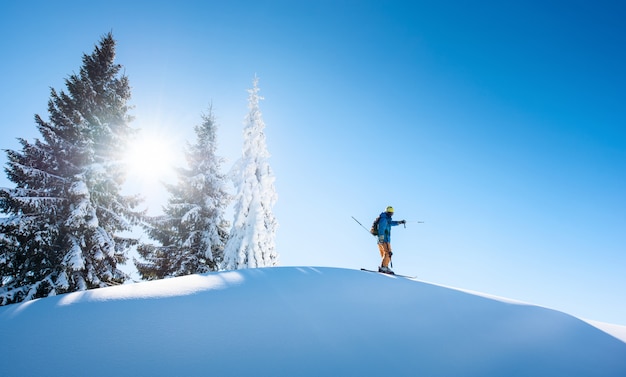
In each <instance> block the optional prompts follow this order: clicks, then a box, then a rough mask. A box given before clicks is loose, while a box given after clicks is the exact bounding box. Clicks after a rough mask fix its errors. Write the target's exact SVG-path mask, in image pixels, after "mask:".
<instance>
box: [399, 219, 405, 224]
mask: <svg viewBox="0 0 626 377" xmlns="http://www.w3.org/2000/svg"><path fill="white" fill-rule="evenodd" d="M398 224H406V220H400V221H398Z"/></svg>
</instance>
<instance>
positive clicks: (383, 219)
mask: <svg viewBox="0 0 626 377" xmlns="http://www.w3.org/2000/svg"><path fill="white" fill-rule="evenodd" d="M391 216H393V207H392V206H388V207H387V208H386V209H385V212H383V213H381V214H380V217H379V220H378V250H379V251H380V256H381V257H382V259H383V260H382V262H381V264H380V267H378V272H384V273H386V274H393V271H392V270H391V269H390V268H389V262H391V255H392V254H393V253H392V252H391V227H392V226H396V225H400V224H406V220H400V221H394V220H391Z"/></svg>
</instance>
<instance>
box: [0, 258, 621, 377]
mask: <svg viewBox="0 0 626 377" xmlns="http://www.w3.org/2000/svg"><path fill="white" fill-rule="evenodd" d="M0 337H1V342H0V365H1V367H0V368H1V370H2V372H1V373H0V374H1V375H2V376H4V377H18V376H92V377H97V376H107V377H110V376H359V377H364V376H382V375H389V376H463V377H467V376H480V377H490V376H498V377H500V376H507V377H511V376H533V377H537V376H550V377H553V376H567V377H573V376H594V377H599V376H615V377H618V376H619V377H624V376H626V343H625V342H623V341H621V340H619V339H617V338H615V337H613V336H611V335H609V334H607V333H606V332H604V331H601V330H599V329H598V328H596V327H594V326H591V325H590V324H588V323H587V322H584V321H582V320H579V319H577V318H575V317H572V316H570V315H567V314H564V313H561V312H557V311H554V310H550V309H547V308H542V307H538V306H533V305H526V304H522V303H515V302H506V301H502V300H497V299H493V298H489V297H484V296H480V295H476V294H472V293H468V292H462V291H459V290H455V289H450V288H445V287H441V286H436V285H432V284H427V283H424V282H420V281H415V280H409V279H405V278H399V277H394V276H386V275H382V274H377V273H369V272H363V271H358V270H346V269H336V268H310V267H302V268H298V267H280V268H279V267H274V268H259V269H247V270H238V271H234V272H221V273H209V274H203V275H190V276H185V277H179V278H172V279H167V280H161V281H154V282H144V283H137V284H128V285H123V286H116V287H111V288H102V289H95V290H90V291H85V292H79V293H72V294H68V295H60V296H56V297H49V298H45V299H40V300H35V301H30V302H26V303H21V304H13V305H8V306H5V307H1V308H0Z"/></svg>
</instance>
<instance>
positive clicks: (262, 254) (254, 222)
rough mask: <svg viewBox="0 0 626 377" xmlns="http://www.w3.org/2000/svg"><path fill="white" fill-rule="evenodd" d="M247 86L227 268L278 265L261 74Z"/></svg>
mask: <svg viewBox="0 0 626 377" xmlns="http://www.w3.org/2000/svg"><path fill="white" fill-rule="evenodd" d="M253 84H254V85H253V88H252V89H250V90H248V93H249V97H248V109H249V112H248V115H247V116H246V118H245V123H244V131H243V136H244V143H243V155H242V157H241V159H240V160H239V161H238V162H237V163H236V165H235V167H234V168H233V183H234V185H235V189H236V194H235V198H234V201H235V205H234V215H235V219H234V222H233V227H232V228H231V232H230V237H229V240H228V243H227V244H226V248H225V251H224V268H225V269H227V270H236V269H242V268H254V267H266V266H275V265H276V264H278V254H277V253H276V246H275V237H276V230H277V229H278V222H277V221H276V218H275V217H274V214H273V213H272V208H273V206H274V204H275V203H276V199H277V195H276V191H275V189H274V180H275V178H274V175H273V173H272V170H271V169H270V165H269V162H268V160H269V157H270V154H269V152H268V151H267V146H266V142H265V134H264V132H263V130H264V129H265V123H264V122H263V118H262V116H261V110H260V108H259V101H260V100H261V99H262V97H260V96H259V87H258V78H257V77H255V78H254V82H253Z"/></svg>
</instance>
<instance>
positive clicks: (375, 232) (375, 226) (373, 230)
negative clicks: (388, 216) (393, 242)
mask: <svg viewBox="0 0 626 377" xmlns="http://www.w3.org/2000/svg"><path fill="white" fill-rule="evenodd" d="M379 222H380V215H378V217H377V218H376V220H374V223H373V224H372V228H371V229H370V233H372V235H373V236H378V223H379Z"/></svg>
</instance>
